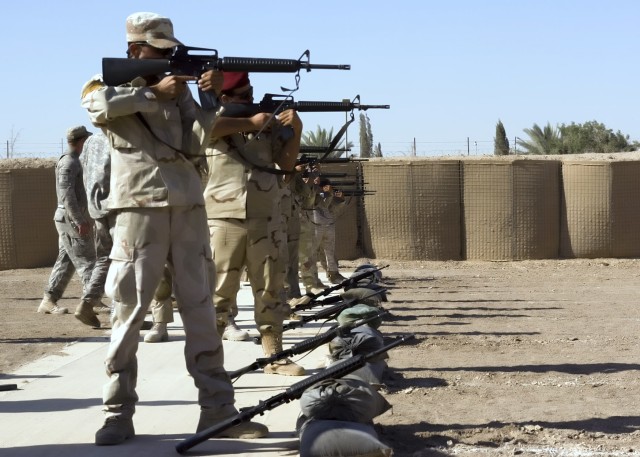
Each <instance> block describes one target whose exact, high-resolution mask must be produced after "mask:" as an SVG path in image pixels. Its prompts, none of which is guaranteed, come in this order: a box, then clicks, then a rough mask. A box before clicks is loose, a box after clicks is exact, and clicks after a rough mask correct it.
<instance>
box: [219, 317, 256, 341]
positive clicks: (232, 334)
mask: <svg viewBox="0 0 640 457" xmlns="http://www.w3.org/2000/svg"><path fill="white" fill-rule="evenodd" d="M222 339H223V340H228V341H246V340H248V339H249V333H248V332H247V331H245V330H242V329H241V328H240V327H238V325H237V324H236V321H235V319H234V318H233V316H229V319H228V321H227V325H226V326H225V327H224V329H223V330H222Z"/></svg>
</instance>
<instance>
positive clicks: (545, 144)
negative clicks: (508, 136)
mask: <svg viewBox="0 0 640 457" xmlns="http://www.w3.org/2000/svg"><path fill="white" fill-rule="evenodd" d="M524 133H526V134H527V135H529V141H522V140H521V141H519V142H518V144H519V145H520V146H522V148H523V149H524V150H525V152H526V153H527V154H541V155H542V154H562V153H563V152H562V151H563V148H562V137H561V135H560V131H559V130H558V129H556V128H553V127H551V124H550V123H548V122H547V125H546V126H545V127H544V128H540V126H539V125H538V124H533V127H532V128H530V129H524Z"/></svg>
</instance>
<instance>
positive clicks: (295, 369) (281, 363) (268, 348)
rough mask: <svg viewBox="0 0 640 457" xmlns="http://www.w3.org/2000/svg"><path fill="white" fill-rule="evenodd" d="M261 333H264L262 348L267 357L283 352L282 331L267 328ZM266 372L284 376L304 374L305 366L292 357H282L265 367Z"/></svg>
mask: <svg viewBox="0 0 640 457" xmlns="http://www.w3.org/2000/svg"><path fill="white" fill-rule="evenodd" d="M260 334H261V335H262V350H263V351H264V354H265V355H266V356H267V357H269V356H271V355H274V354H277V353H278V352H282V332H275V331H273V330H265V331H261V332H260ZM264 372H265V373H267V374H279V375H283V376H304V368H302V367H301V366H300V365H298V364H296V363H294V362H292V361H291V360H290V359H281V360H278V361H276V362H274V363H270V364H268V365H266V366H265V367H264Z"/></svg>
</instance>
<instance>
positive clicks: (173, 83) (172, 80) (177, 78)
mask: <svg viewBox="0 0 640 457" xmlns="http://www.w3.org/2000/svg"><path fill="white" fill-rule="evenodd" d="M196 79H198V78H196V77H195V76H181V75H170V76H166V77H164V78H162V79H161V80H160V82H159V83H158V84H155V85H153V86H149V89H151V91H152V92H153V93H154V95H155V96H156V98H157V99H158V100H165V101H166V100H173V99H174V98H176V97H177V96H178V95H180V94H181V93H182V92H184V91H185V90H187V81H195V80H196Z"/></svg>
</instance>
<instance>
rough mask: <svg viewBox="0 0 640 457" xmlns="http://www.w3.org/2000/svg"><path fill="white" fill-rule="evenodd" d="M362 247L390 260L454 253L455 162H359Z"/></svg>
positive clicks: (450, 256)
mask: <svg viewBox="0 0 640 457" xmlns="http://www.w3.org/2000/svg"><path fill="white" fill-rule="evenodd" d="M363 170H364V180H365V182H367V183H368V184H367V188H368V189H370V190H373V191H375V194H374V195H368V196H366V197H365V204H364V210H365V224H364V229H365V234H364V238H365V246H366V249H365V252H367V254H368V257H373V258H383V259H393V260H459V259H460V252H461V249H460V239H461V238H460V162H459V161H458V160H419V159H418V160H387V159H370V160H369V161H367V162H363Z"/></svg>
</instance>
